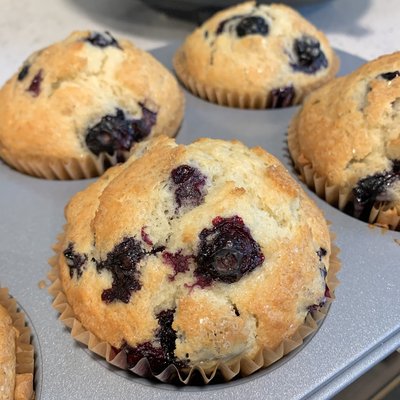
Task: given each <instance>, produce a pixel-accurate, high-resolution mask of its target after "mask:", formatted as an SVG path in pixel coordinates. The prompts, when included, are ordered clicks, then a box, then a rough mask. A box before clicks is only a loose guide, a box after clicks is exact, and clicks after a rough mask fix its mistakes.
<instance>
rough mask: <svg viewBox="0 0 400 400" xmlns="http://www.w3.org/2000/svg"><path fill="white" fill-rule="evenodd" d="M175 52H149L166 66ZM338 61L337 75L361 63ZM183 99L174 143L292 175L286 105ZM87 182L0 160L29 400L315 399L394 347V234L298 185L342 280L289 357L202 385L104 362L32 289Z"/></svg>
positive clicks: (1, 231) (2, 265) (5, 256)
mask: <svg viewBox="0 0 400 400" xmlns="http://www.w3.org/2000/svg"><path fill="white" fill-rule="evenodd" d="M175 48H176V46H168V47H165V48H162V49H158V50H156V51H154V54H155V55H156V57H157V58H159V59H160V61H161V62H163V63H164V64H165V65H167V66H168V67H170V66H171V62H170V60H171V57H172V54H173V52H174V49H175ZM339 55H340V57H341V60H342V70H341V73H347V72H349V71H351V70H353V69H354V68H356V67H357V66H359V65H360V64H361V63H362V60H361V59H359V58H356V57H354V56H351V55H349V54H346V53H343V52H339ZM186 97H187V109H186V117H185V120H184V123H183V125H182V128H181V131H180V133H179V135H178V137H177V141H178V142H181V143H189V142H191V141H193V140H194V139H196V138H198V137H201V136H208V137H216V138H224V139H233V138H237V139H239V140H241V141H243V142H244V143H246V144H247V145H249V146H255V145H259V146H262V147H264V148H266V149H267V150H268V151H270V152H271V153H273V154H274V155H276V156H277V157H278V158H279V159H280V160H281V161H282V162H283V163H285V164H286V166H287V167H288V169H289V171H291V172H293V171H292V167H291V165H290V162H289V161H288V159H287V158H286V150H285V149H286V145H285V132H286V128H287V125H288V122H289V120H290V118H291V116H292V115H293V113H294V112H295V110H296V108H289V109H283V110H258V111H251V110H237V109H229V108H226V107H220V106H216V105H213V104H209V103H207V102H204V101H202V100H200V99H197V98H195V97H193V96H191V95H190V94H186ZM38 123H40V121H38ZM90 182H92V180H87V181H85V180H82V181H75V182H57V181H45V180H40V179H36V178H32V177H29V176H25V175H23V174H20V173H18V172H16V171H13V170H11V169H10V168H8V167H7V166H6V165H4V164H0V282H1V285H2V286H6V287H9V289H10V293H11V294H12V295H13V296H15V297H16V298H17V300H18V302H19V304H20V305H21V306H22V307H23V309H24V310H25V311H26V312H27V314H28V316H29V323H30V325H31V326H32V327H33V329H34V345H35V347H36V361H37V371H36V372H37V374H36V383H37V399H42V400H54V399H71V400H73V399H96V400H102V399H104V400H105V399H107V400H109V399H122V398H123V399H139V398H141V399H160V400H161V399H163V400H164V399H166V400H173V399H179V400H206V399H207V400H214V399H215V400H225V399H226V400H228V399H229V400H234V399H243V398H248V399H252V400H253V399H254V400H266V399H274V400H276V399H284V400H289V399H302V398H308V399H309V398H311V399H325V398H330V397H332V395H333V394H335V393H337V392H338V391H339V390H340V389H342V388H343V387H345V386H346V385H348V384H349V383H350V382H351V381H353V380H354V379H356V378H357V377H358V376H359V375H360V374H362V373H363V372H364V371H365V370H367V369H368V368H370V367H371V366H372V365H374V364H375V363H377V362H379V361H380V360H381V359H382V358H384V357H385V356H386V355H388V354H389V353H391V352H392V351H393V350H395V349H396V348H397V347H399V346H400V302H399V301H398V300H399V298H400V272H399V264H400V263H399V256H400V246H399V244H398V243H396V242H395V239H397V240H399V239H400V233H399V232H388V231H381V229H378V228H374V229H371V228H369V227H368V226H367V225H366V224H364V223H363V222H360V221H357V220H355V219H353V218H351V217H349V216H347V215H345V214H342V213H341V212H340V211H338V210H336V209H334V208H333V207H331V206H329V205H327V204H326V203H325V202H323V201H322V200H320V199H318V198H317V197H316V196H315V195H314V194H313V193H311V192H309V191H308V189H307V188H305V190H306V191H307V192H308V193H309V194H310V196H311V197H312V198H313V199H314V200H315V201H316V202H317V204H318V205H319V206H320V207H321V208H322V209H323V211H324V212H325V215H326V218H327V219H328V220H330V221H332V230H333V231H334V232H335V233H336V234H337V241H336V243H337V245H338V246H339V247H340V248H341V254H340V258H341V260H342V270H341V271H340V273H339V278H340V280H341V282H342V283H341V284H340V286H339V287H338V288H337V291H336V297H337V299H336V301H335V302H334V303H333V305H332V307H331V309H330V311H329V313H328V316H327V318H326V319H325V321H324V323H323V325H322V327H321V328H320V329H319V331H318V332H317V333H316V334H315V336H314V337H313V338H312V339H311V340H310V341H308V343H307V344H306V345H305V346H302V348H301V349H300V350H299V351H298V352H297V353H296V354H295V355H292V356H289V357H287V358H285V359H283V360H282V361H281V362H279V364H277V365H275V366H272V367H271V368H268V369H266V370H264V371H260V372H258V373H256V374H254V375H252V376H250V377H248V378H243V379H239V380H237V381H235V382H230V383H226V384H219V385H209V386H207V387H175V386H171V385H164V384H158V383H154V382H151V381H148V380H146V379H143V378H138V377H135V376H133V375H132V374H130V373H126V372H124V371H120V370H117V369H116V368H114V367H112V366H110V365H107V364H106V363H105V362H104V361H103V360H102V359H100V358H99V357H97V356H96V355H95V354H92V353H90V352H89V351H88V350H87V349H86V348H85V347H84V346H82V345H80V344H78V343H76V342H75V341H73V340H72V338H71V337H70V334H69V331H68V330H67V329H66V328H65V327H64V326H63V325H62V324H61V323H60V322H59V321H58V320H57V318H58V315H57V312H56V311H55V310H54V309H53V308H52V307H51V302H52V299H51V296H50V295H49V294H48V293H47V291H46V290H45V289H39V287H38V283H39V281H41V280H42V279H45V277H46V275H47V273H48V272H49V266H48V264H47V259H48V258H50V257H51V256H52V250H51V246H52V244H53V243H55V240H56V236H57V234H58V233H59V232H60V231H61V229H62V225H63V224H64V217H63V208H64V205H65V204H66V203H67V201H68V199H69V198H70V197H71V196H72V195H73V194H74V193H75V192H77V191H79V190H81V189H83V188H84V187H86V186H87V185H88V184H89V183H90ZM303 186H304V185H303Z"/></svg>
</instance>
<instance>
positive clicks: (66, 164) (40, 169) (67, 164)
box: [1, 151, 129, 180]
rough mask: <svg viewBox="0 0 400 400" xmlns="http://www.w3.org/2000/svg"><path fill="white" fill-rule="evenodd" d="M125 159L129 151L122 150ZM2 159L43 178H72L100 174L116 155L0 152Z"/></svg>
mask: <svg viewBox="0 0 400 400" xmlns="http://www.w3.org/2000/svg"><path fill="white" fill-rule="evenodd" d="M123 156H124V158H125V159H127V158H128V157H129V152H128V151H125V152H123ZM1 157H2V158H3V160H4V161H5V162H6V163H7V164H9V165H10V166H11V167H13V168H15V169H16V170H18V171H20V172H22V173H24V174H27V175H32V176H36V177H38V178H43V179H58V180H73V179H87V178H94V177H96V176H100V175H102V174H103V172H104V171H105V170H106V169H107V167H108V166H111V165H115V164H117V156H116V154H114V155H113V156H110V155H108V154H105V153H101V154H100V155H99V156H98V157H96V156H94V155H90V154H88V155H86V156H83V157H82V158H79V159H77V158H71V159H68V160H60V159H58V158H55V157H53V158H52V157H41V158H38V157H24V158H15V157H12V156H10V155H8V154H2V155H1Z"/></svg>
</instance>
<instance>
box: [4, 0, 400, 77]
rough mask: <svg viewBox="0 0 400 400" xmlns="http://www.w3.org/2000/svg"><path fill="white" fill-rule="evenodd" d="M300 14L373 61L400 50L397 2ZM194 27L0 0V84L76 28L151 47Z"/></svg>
mask: <svg viewBox="0 0 400 400" xmlns="http://www.w3.org/2000/svg"><path fill="white" fill-rule="evenodd" d="M299 3H301V1H299ZM298 10H299V11H300V13H301V14H302V15H303V16H305V17H306V18H307V19H309V20H310V21H311V22H312V23H314V24H315V25H316V26H317V27H318V28H319V29H321V30H323V31H324V32H325V33H326V34H327V36H328V38H329V39H330V41H331V43H332V45H333V46H334V47H336V48H338V49H340V50H344V51H346V52H349V53H351V54H354V55H357V56H360V57H362V58H365V59H368V60H369V59H373V58H375V57H378V56H379V55H382V54H386V53H390V52H393V51H396V50H398V49H399V42H400V40H399V39H400V29H399V21H400V1H399V0H324V1H320V2H316V3H314V4H310V5H303V6H299V7H298ZM194 27H195V23H191V22H186V21H182V20H177V19H174V18H171V17H167V16H165V15H163V14H162V13H160V12H157V11H154V10H152V9H150V8H149V7H148V6H146V5H145V4H143V3H142V2H140V1H138V0H113V1H111V0H40V1H38V0H36V1H32V0H18V1H15V0H1V2H0V51H1V57H0V84H2V83H4V82H5V81H6V80H7V79H8V78H9V77H10V76H11V75H12V74H13V73H14V72H15V71H16V70H17V69H18V68H19V66H20V65H21V64H22V62H23V60H24V59H25V58H26V57H27V56H28V55H29V54H31V53H32V52H33V51H35V50H37V49H39V48H42V47H45V46H47V45H49V44H50V43H52V42H54V41H57V40H61V39H63V38H64V37H66V36H67V35H68V34H69V33H70V32H71V31H72V30H76V29H95V30H109V31H111V32H112V33H113V34H114V35H115V36H120V37H127V38H130V39H133V40H134V41H135V42H136V44H137V45H138V46H140V47H142V48H144V49H153V48H156V47H159V46H162V45H165V44H167V43H170V42H172V41H177V40H178V41H179V40H183V38H184V37H185V35H186V34H188V33H189V32H191V31H192V29H193V28H194Z"/></svg>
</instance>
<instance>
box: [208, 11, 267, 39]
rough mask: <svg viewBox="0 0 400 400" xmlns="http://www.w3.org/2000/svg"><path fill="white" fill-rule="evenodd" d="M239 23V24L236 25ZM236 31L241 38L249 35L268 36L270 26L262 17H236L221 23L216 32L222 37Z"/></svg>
mask: <svg viewBox="0 0 400 400" xmlns="http://www.w3.org/2000/svg"><path fill="white" fill-rule="evenodd" d="M236 22H237V23H236ZM231 29H234V30H235V32H236V35H237V36H238V37H239V38H242V37H244V36H248V35H261V36H266V35H268V32H269V26H268V24H267V22H266V21H265V19H264V18H263V17H260V16H249V15H234V16H233V17H230V18H227V19H225V20H223V21H221V22H220V23H219V25H218V27H217V30H216V32H215V34H216V35H220V34H222V33H224V32H228V31H230V30H231Z"/></svg>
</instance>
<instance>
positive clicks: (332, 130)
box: [288, 52, 400, 230]
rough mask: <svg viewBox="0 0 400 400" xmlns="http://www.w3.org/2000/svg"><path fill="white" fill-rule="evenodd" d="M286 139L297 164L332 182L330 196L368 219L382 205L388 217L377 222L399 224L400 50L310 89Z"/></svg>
mask: <svg viewBox="0 0 400 400" xmlns="http://www.w3.org/2000/svg"><path fill="white" fill-rule="evenodd" d="M288 144H289V150H290V153H291V155H292V158H293V160H294V162H295V165H296V166H297V168H298V169H300V170H301V171H303V173H304V169H305V168H312V170H313V171H314V172H315V174H316V175H317V176H318V177H319V179H322V180H324V186H325V187H331V188H334V190H333V191H334V192H335V194H334V196H333V200H332V201H330V202H332V203H333V204H335V205H339V207H340V208H341V209H344V210H345V211H346V212H348V213H350V214H351V215H353V216H355V217H356V218H360V219H362V220H365V221H369V222H375V217H376V213H377V212H378V211H376V212H374V211H373V210H374V209H375V210H380V211H381V212H383V213H384V214H385V218H386V219H387V218H389V220H387V221H386V222H385V221H383V220H381V221H380V220H379V218H378V220H377V222H378V223H383V224H388V225H389V226H390V227H391V228H392V229H397V230H398V229H400V52H397V53H393V54H389V55H384V56H382V57H379V58H378V59H376V60H373V61H371V62H368V63H366V64H364V65H363V66H361V67H360V68H358V69H357V70H355V71H354V72H352V73H351V74H349V75H347V76H344V77H340V78H337V79H335V80H333V81H331V82H329V83H328V84H326V85H325V86H324V87H322V88H320V89H319V90H317V91H315V93H312V94H311V95H310V96H309V97H308V98H307V99H306V101H305V102H304V104H303V107H302V108H301V110H300V111H299V113H298V114H297V115H296V116H295V118H294V119H293V120H292V122H291V126H290V128H289V136H288ZM308 183H309V185H310V186H311V187H313V185H314V183H313V181H312V180H309V181H308ZM331 192H332V190H331ZM320 195H322V196H324V194H323V191H322V192H321V193H320ZM371 212H372V214H371Z"/></svg>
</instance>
